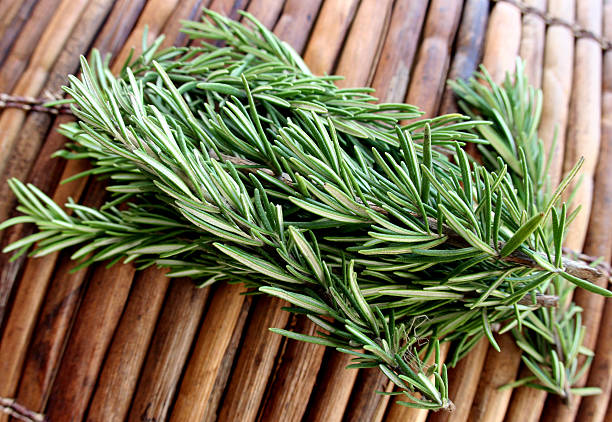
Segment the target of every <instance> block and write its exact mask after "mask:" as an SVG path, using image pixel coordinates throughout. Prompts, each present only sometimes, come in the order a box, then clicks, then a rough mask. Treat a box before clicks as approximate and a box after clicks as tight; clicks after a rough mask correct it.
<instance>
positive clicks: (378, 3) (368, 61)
mask: <svg viewBox="0 0 612 422" xmlns="http://www.w3.org/2000/svg"><path fill="white" fill-rule="evenodd" d="M392 6H393V2H392V1H391V0H362V1H361V4H360V5H359V9H358V10H357V14H356V15H355V20H354V22H353V24H352V25H351V30H350V31H349V33H348V36H347V39H346V41H345V43H344V46H343V48H342V54H341V55H340V59H339V61H338V66H337V67H336V70H335V73H336V74H338V75H342V76H344V79H343V80H340V81H338V82H337V83H336V84H337V85H338V86H339V87H341V88H348V87H356V86H367V85H369V83H370V80H371V78H372V77H373V73H374V70H375V69H376V62H377V58H378V56H379V54H380V51H381V49H382V45H383V42H384V39H385V34H386V31H387V29H388V24H389V18H390V16H391V9H392Z"/></svg>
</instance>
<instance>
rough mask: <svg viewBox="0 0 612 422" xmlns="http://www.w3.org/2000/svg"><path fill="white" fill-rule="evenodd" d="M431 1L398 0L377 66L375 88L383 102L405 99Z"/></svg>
mask: <svg viewBox="0 0 612 422" xmlns="http://www.w3.org/2000/svg"><path fill="white" fill-rule="evenodd" d="M428 4H429V0H418V1H413V0H398V1H396V2H395V3H394V5H393V14H392V16H391V23H390V24H389V30H388V31H387V36H386V37H385V42H384V45H383V47H382V52H381V54H380V61H379V62H378V65H377V66H376V72H375V74H374V79H373V80H372V88H374V89H375V90H376V94H375V95H376V96H377V97H378V98H379V99H380V100H381V101H386V102H402V101H403V100H404V98H405V97H406V91H407V89H408V81H409V80H410V72H411V69H412V63H413V61H414V56H415V55H416V51H417V44H418V42H419V40H420V34H421V29H422V27H423V21H424V20H425V14H426V11H427V6H428Z"/></svg>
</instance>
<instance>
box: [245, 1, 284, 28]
mask: <svg viewBox="0 0 612 422" xmlns="http://www.w3.org/2000/svg"><path fill="white" fill-rule="evenodd" d="M284 4H285V0H251V1H250V2H249V7H248V8H247V9H246V10H247V12H249V13H250V14H252V15H253V16H255V17H256V18H257V20H258V21H259V22H261V23H262V24H263V25H264V26H265V27H266V28H274V25H275V24H276V22H277V21H278V17H279V16H280V14H281V11H282V10H283V5H284Z"/></svg>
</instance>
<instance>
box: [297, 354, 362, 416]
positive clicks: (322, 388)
mask: <svg viewBox="0 0 612 422" xmlns="http://www.w3.org/2000/svg"><path fill="white" fill-rule="evenodd" d="M351 359H352V357H351V355H348V354H346V353H340V352H336V351H333V350H329V351H328V352H326V356H325V357H324V359H323V365H322V367H321V371H320V373H319V377H318V379H317V382H316V384H315V386H316V387H315V390H314V392H313V395H312V397H311V399H310V403H309V407H308V411H307V412H306V417H305V420H307V421H313V422H338V421H341V420H342V416H343V415H344V411H345V409H346V407H347V405H348V402H349V398H350V396H351V390H352V389H353V385H354V384H355V381H356V379H357V374H358V373H359V371H357V370H356V369H346V366H347V365H350V363H351Z"/></svg>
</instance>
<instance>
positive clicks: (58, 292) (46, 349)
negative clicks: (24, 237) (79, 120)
mask: <svg viewBox="0 0 612 422" xmlns="http://www.w3.org/2000/svg"><path fill="white" fill-rule="evenodd" d="M123 3H124V4H125V2H123ZM119 6H120V4H117V5H115V9H114V10H116V9H117V8H118V7H119ZM94 10H95V9H94ZM127 12H129V10H128V11H126V10H123V9H122V13H121V14H120V15H119V16H117V17H116V18H117V21H115V20H111V19H112V18H113V15H114V12H113V13H112V14H111V19H109V20H107V22H111V21H112V22H113V23H116V22H119V23H123V24H124V26H123V27H124V28H126V27H127V28H128V29H129V28H130V26H129V24H128V23H126V22H125V20H126V17H129V15H130V14H129V13H127ZM88 17H91V14H90V13H86V15H85V16H84V18H83V19H81V22H80V23H79V26H77V28H76V29H75V31H74V35H73V37H71V39H70V40H69V41H68V43H67V49H66V50H65V51H64V52H63V53H62V55H60V58H59V59H58V61H57V64H56V65H55V67H54V71H53V72H52V76H51V77H50V79H49V81H48V84H49V83H51V82H52V81H53V80H54V79H55V77H54V76H53V75H56V74H59V73H60V72H61V73H63V74H65V73H67V72H74V71H75V70H76V68H77V66H78V58H77V56H76V55H75V54H74V52H75V51H84V50H85V49H86V48H87V46H89V44H90V43H91V38H93V36H94V34H95V33H96V31H97V26H98V24H99V23H101V22H102V21H103V19H104V14H99V15H98V22H95V20H92V19H90V18H88ZM104 32H105V31H104V30H103V31H102V33H101V35H99V36H98V40H99V39H100V37H101V36H102V34H104ZM68 53H70V54H68ZM70 61H71V64H70V65H68V64H67V63H69V62H70ZM62 63H66V66H67V67H68V68H71V70H68V69H67V68H66V69H63V70H59V69H57V68H61V67H62ZM53 83H55V82H53ZM33 116H44V117H48V115H45V114H42V113H36V114H34V115H31V116H29V117H28V120H27V122H26V129H27V128H31V127H34V129H38V132H39V133H42V134H44V132H46V125H44V124H40V122H38V121H37V122H36V123H37V124H34V125H32V124H30V123H31V122H30V120H31V119H32V117H33ZM66 121H68V119H67V118H66V117H60V118H59V119H58V123H60V122H66ZM46 124H47V125H48V123H46ZM33 133H36V132H35V131H34V132H33ZM64 142H65V139H64V138H63V137H62V136H61V135H59V134H58V133H57V132H56V130H55V128H53V129H52V130H51V132H50V135H49V136H48V139H47V140H46V141H45V143H44V146H43V149H42V151H41V154H40V155H39V159H38V161H37V163H36V164H35V165H34V167H33V170H32V173H31V175H30V176H29V179H30V180H31V181H32V183H34V184H35V185H36V186H38V187H39V188H41V189H42V190H43V191H45V192H47V193H48V192H49V190H51V189H52V187H53V186H55V185H56V183H57V179H58V178H57V177H55V176H53V175H54V174H55V173H57V171H58V170H56V169H55V168H57V169H59V171H61V167H62V166H63V164H64V161H63V160H49V159H48V157H49V156H50V154H51V153H52V152H54V151H56V150H57V149H59V148H60V147H61V146H62V145H63V143H64ZM83 164H84V162H80V161H70V162H68V164H67V166H66V169H65V170H64V177H67V176H68V175H71V174H76V173H78V172H79V171H81V170H82V166H83ZM85 183H86V179H80V180H79V182H78V183H76V182H73V183H70V184H66V185H60V186H58V188H57V190H56V192H55V197H56V198H57V200H58V201H59V202H60V203H64V202H65V200H66V198H67V197H68V196H71V197H72V198H74V199H75V200H77V201H78V199H79V196H80V192H81V191H82V186H83V185H84V184H85ZM96 186H97V187H95V188H93V189H91V188H90V189H89V190H88V193H87V195H86V199H85V203H86V204H90V205H97V204H99V203H101V202H102V197H103V194H104V192H105V191H104V188H103V187H101V186H99V184H98V185H96ZM74 265H75V264H74V263H73V262H71V261H70V260H69V259H67V258H66V257H64V258H63V259H62V263H61V264H60V265H59V267H58V269H57V270H56V272H55V275H54V282H53V283H51V287H50V290H49V292H48V293H47V295H46V297H45V302H44V306H43V308H42V311H41V316H40V318H39V320H38V325H37V327H36V329H35V336H34V339H33V343H32V344H31V346H30V350H29V352H28V355H27V357H26V360H25V365H24V372H23V375H22V377H21V381H20V387H19V394H18V396H17V399H18V401H19V402H20V403H23V404H24V405H26V406H27V407H29V408H33V409H37V410H39V411H42V409H43V408H44V403H45V402H46V399H47V397H48V394H49V390H50V387H51V384H52V382H53V378H54V376H55V373H56V370H57V365H58V363H59V359H60V358H61V354H62V352H63V349H64V345H65V339H66V337H67V335H68V331H69V327H70V325H71V321H72V317H73V314H74V311H75V309H76V307H77V306H78V304H79V302H80V298H81V294H82V293H83V289H84V287H83V286H84V284H85V282H84V277H85V275H86V271H78V272H77V273H75V274H69V273H68V272H69V270H70V269H71V268H72V267H74Z"/></svg>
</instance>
